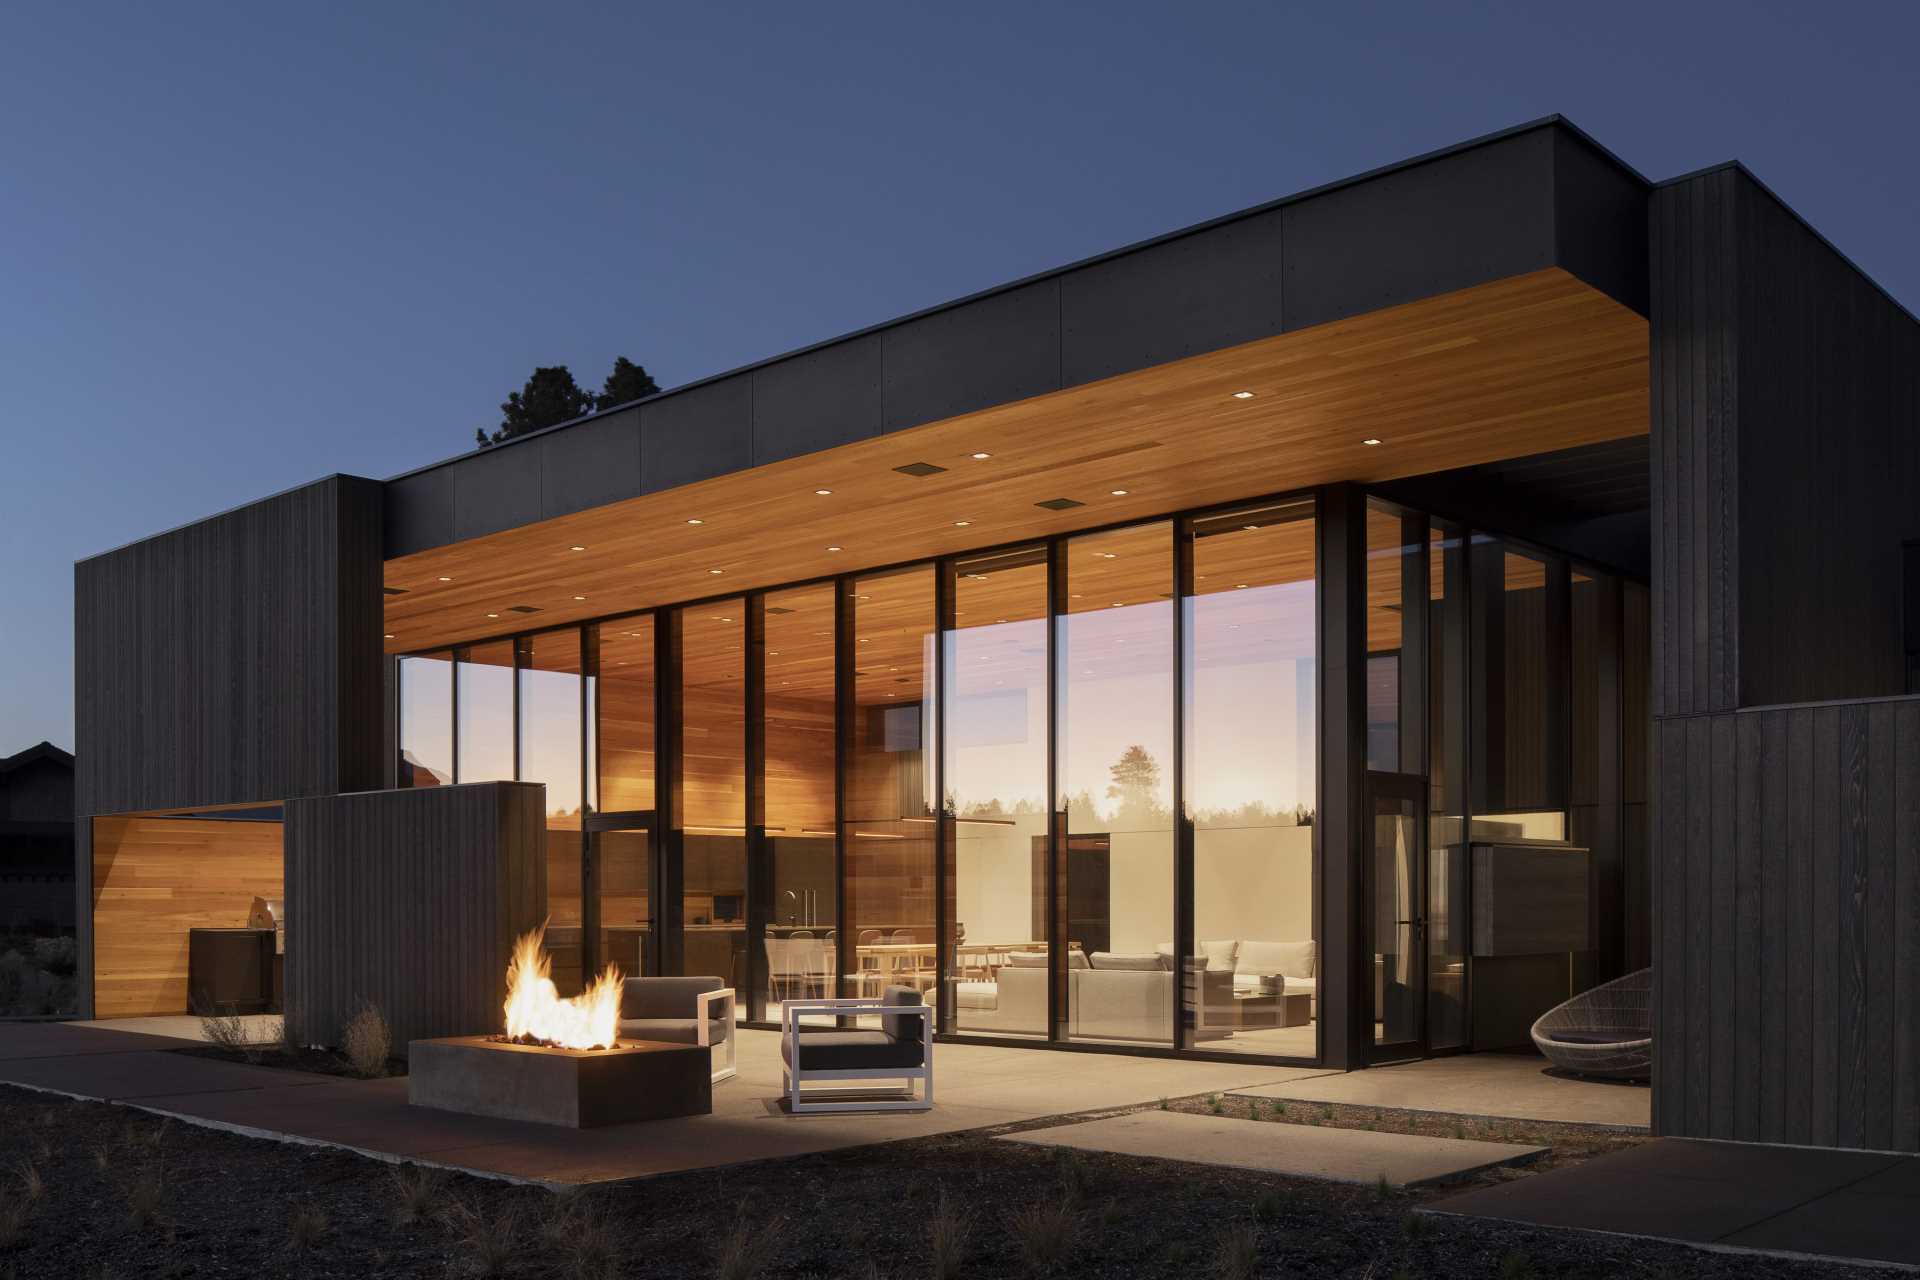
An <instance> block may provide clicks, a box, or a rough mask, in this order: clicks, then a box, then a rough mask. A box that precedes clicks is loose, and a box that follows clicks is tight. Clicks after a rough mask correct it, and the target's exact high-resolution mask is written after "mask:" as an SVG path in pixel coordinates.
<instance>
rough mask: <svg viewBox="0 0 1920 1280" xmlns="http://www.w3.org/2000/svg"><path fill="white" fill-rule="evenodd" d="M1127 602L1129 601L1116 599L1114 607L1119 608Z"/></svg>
mask: <svg viewBox="0 0 1920 1280" xmlns="http://www.w3.org/2000/svg"><path fill="white" fill-rule="evenodd" d="M1126 603H1127V602H1126V601H1125V600H1115V601H1114V602H1113V607H1114V608H1116V609H1118V608H1121V607H1122V606H1124V605H1125V604H1126Z"/></svg>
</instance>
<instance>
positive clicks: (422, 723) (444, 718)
mask: <svg viewBox="0 0 1920 1280" xmlns="http://www.w3.org/2000/svg"><path fill="white" fill-rule="evenodd" d="M399 779H400V785H401V786H403V787H439V786H445V785H446V784H447V783H450V782H452V781H453V662H452V660H451V659H450V658H449V657H448V656H447V655H445V654H432V655H428V656H426V657H420V658H402V659H400V766H399Z"/></svg>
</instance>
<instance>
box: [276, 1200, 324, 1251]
mask: <svg viewBox="0 0 1920 1280" xmlns="http://www.w3.org/2000/svg"><path fill="white" fill-rule="evenodd" d="M332 1227H333V1221H332V1219H330V1218H328V1217H327V1211H326V1210H325V1209H323V1208H321V1207H320V1205H319V1203H318V1202H316V1201H313V1200H301V1201H297V1202H295V1204H294V1206H293V1208H291V1209H289V1210H288V1211H287V1243H289V1244H291V1245H292V1246H293V1247H294V1248H295V1249H296V1250H298V1251H300V1252H302V1253H305V1252H306V1251H307V1250H308V1249H311V1248H313V1247H314V1246H315V1245H317V1244H319V1243H320V1242H321V1241H322V1240H325V1239H326V1238H327V1232H328V1231H329V1230H331V1229H332Z"/></svg>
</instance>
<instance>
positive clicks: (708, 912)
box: [677, 598, 747, 1004]
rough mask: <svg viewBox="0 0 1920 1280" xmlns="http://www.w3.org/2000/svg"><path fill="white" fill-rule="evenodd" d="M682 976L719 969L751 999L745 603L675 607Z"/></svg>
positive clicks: (718, 970)
mask: <svg viewBox="0 0 1920 1280" xmlns="http://www.w3.org/2000/svg"><path fill="white" fill-rule="evenodd" d="M679 624H680V701H681V726H680V732H681V760H680V771H679V775H680V803H679V805H678V806H677V808H678V812H679V813H680V815H681V835H680V848H681V858H682V870H681V876H682V879H681V902H680V911H681V922H682V925H683V927H684V929H685V938H684V952H683V959H682V970H681V971H682V972H683V973H688V974H695V975H704V974H717V975H719V976H720V977H722V978H725V979H726V980H727V981H728V982H730V983H731V984H732V985H733V987H734V990H735V992H736V994H737V996H738V997H739V998H740V999H741V1001H742V1003H743V1004H744V1003H745V996H746V973H747V963H746V962H747V760H746V746H747V703H746V691H747V685H746V602H745V601H744V600H741V599H737V598H736V599H732V600H721V601H717V602H715V603H713V604H703V605H692V606H689V607H687V608H684V609H681V610H680V611H679Z"/></svg>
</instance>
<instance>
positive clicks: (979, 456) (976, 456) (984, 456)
mask: <svg viewBox="0 0 1920 1280" xmlns="http://www.w3.org/2000/svg"><path fill="white" fill-rule="evenodd" d="M992 456H993V455H992V454H990V453H976V454H974V455H973V460H974V461H975V462H985V461H986V460H987V459H988V458H991V457H992Z"/></svg>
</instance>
